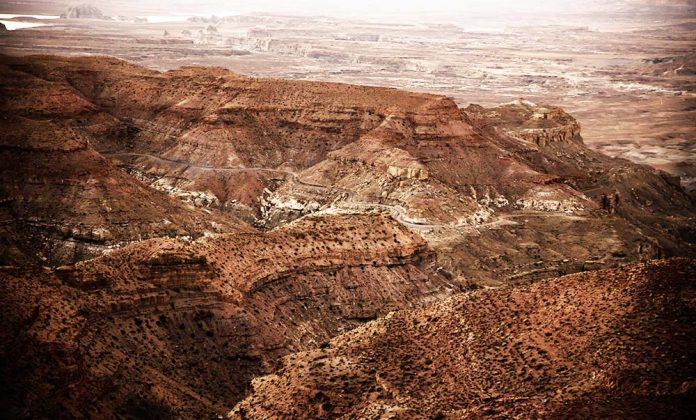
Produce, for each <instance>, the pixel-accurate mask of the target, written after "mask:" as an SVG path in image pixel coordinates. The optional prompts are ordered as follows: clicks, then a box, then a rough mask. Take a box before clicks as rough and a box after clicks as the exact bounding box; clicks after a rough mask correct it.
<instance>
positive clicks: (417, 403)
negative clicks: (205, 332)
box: [230, 259, 696, 419]
mask: <svg viewBox="0 0 696 420" xmlns="http://www.w3.org/2000/svg"><path fill="white" fill-rule="evenodd" d="M695 274H696V262H694V260H688V259H674V260H663V261H654V262H650V263H646V264H637V265H633V266H627V267H624V268H621V269H615V270H603V271H596V272H591V273H581V274H574V275H570V276H565V277H561V278H558V279H552V280H546V281H541V282H538V283H536V284H534V285H533V286H530V287H520V288H508V289H498V290H487V291H475V292H471V293H466V294H459V295H457V296H455V297H452V298H449V299H447V300H444V301H442V302H439V303H436V304H434V305H431V306H429V307H427V308H425V309H421V310H414V311H399V312H394V313H390V314H389V315H387V316H386V317H385V318H383V319H380V320H377V321H373V322H370V323H368V324H366V325H364V326H362V327H360V328H358V329H356V330H354V331H351V332H349V333H347V334H344V335H341V336H339V337H336V338H334V339H333V340H331V342H330V344H328V345H326V346H324V347H323V348H322V349H317V350H313V351H308V352H301V353H297V354H294V355H291V356H288V357H286V358H284V359H283V364H282V367H281V368H280V369H279V370H278V371H276V373H274V374H273V375H269V376H265V377H263V378H259V379H255V380H254V381H253V383H254V392H253V393H252V394H251V395H250V396H249V397H247V398H246V399H245V400H244V401H243V402H242V403H240V404H239V405H238V406H237V407H236V408H235V409H234V411H232V412H231V413H230V418H234V419H242V418H246V419H254V418H276V417H281V418H291V417H297V416H299V417H312V418H336V417H342V416H346V417H356V418H381V417H384V416H396V417H397V418H432V417H433V416H435V417H438V418H480V417H488V416H493V417H510V416H513V417H522V418H536V417H539V416H540V417H546V418H569V417H570V418H587V417H594V418H597V417H615V416H618V417H626V416H637V417H639V418H649V417H651V416H653V415H657V416H660V417H673V418H679V417H683V416H688V413H689V412H692V411H693V409H694V399H693V397H694V377H695V375H696V364H695V363H694V356H696V341H695V340H694V337H693V334H692V332H693V326H694V322H695V321H696V319H694V314H695V313H696V312H694V296H695V295H694V282H693V279H694V275H695Z"/></svg>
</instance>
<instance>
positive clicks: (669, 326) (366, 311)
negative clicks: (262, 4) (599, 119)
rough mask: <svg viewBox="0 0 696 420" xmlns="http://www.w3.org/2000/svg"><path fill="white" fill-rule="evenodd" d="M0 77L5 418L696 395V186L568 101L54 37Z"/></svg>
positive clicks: (0, 65) (375, 413) (477, 406)
mask: <svg viewBox="0 0 696 420" xmlns="http://www.w3.org/2000/svg"><path fill="white" fill-rule="evenodd" d="M0 94H1V95H2V101H0V113H1V114H2V117H1V118H0V126H2V127H1V128H2V130H1V132H2V133H3V134H2V136H1V139H0V154H2V156H1V157H2V162H3V164H2V165H1V166H0V179H2V183H1V184H0V214H2V220H3V223H2V225H1V226H0V233H1V234H2V235H1V242H0V302H2V306H1V308H2V309H0V316H1V318H0V319H1V320H2V323H0V325H1V327H0V337H1V338H2V339H1V340H0V343H2V344H0V356H1V357H0V360H2V362H0V374H1V376H2V381H1V383H0V391H1V392H0V395H1V396H0V406H1V407H2V414H3V417H8V418H23V417H30V418H49V417H55V416H58V417H60V418H62V417H65V418H72V417H93V418H124V417H125V418H143V417H154V418H171V417H181V418H201V417H210V416H228V415H229V416H231V417H233V418H246V417H252V418H253V417H255V418H268V417H269V416H270V417H273V416H277V417H286V416H297V417H302V416H318V417H327V418H328V417H332V416H334V415H353V416H357V417H368V418H374V417H379V416H381V415H404V416H411V415H416V414H418V413H430V412H432V413H433V415H436V414H437V415H438V416H444V417H447V416H449V417H452V418H457V417H462V416H470V417H472V416H473V417H476V416H480V415H484V414H485V415H494V414H496V413H498V414H501V415H504V414H507V415H523V414H524V413H527V414H529V413H538V414H539V415H540V416H550V417H554V416H563V415H565V414H568V413H572V412H573V410H576V409H579V408H582V407H584V406H587V407H585V409H586V410H589V411H587V414H588V415H612V414H616V413H618V412H619V411H618V410H624V409H625V410H628V409H627V408H626V407H627V406H628V405H630V403H631V401H633V400H631V398H632V397H631V395H633V396H634V397H635V395H647V396H650V397H652V396H655V395H660V396H663V397H664V398H661V399H655V400H654V401H652V402H644V403H643V404H645V405H641V406H639V407H638V408H636V409H635V410H636V411H640V410H642V411H641V412H645V413H648V412H651V410H652V412H657V411H658V410H660V409H663V408H665V407H667V406H668V405H672V406H673V412H671V413H674V414H673V415H674V416H677V415H678V414H679V413H681V412H684V411H685V410H688V409H689V407H690V405H689V404H690V403H689V401H692V400H693V398H692V399H691V400H689V396H690V395H691V394H692V393H693V380H692V379H693V375H694V371H693V364H692V363H690V362H689V361H690V360H691V359H693V350H694V343H693V339H692V337H693V334H691V332H692V330H693V319H692V318H693V316H692V315H693V309H694V308H693V281H691V280H692V279H693V275H694V271H695V269H694V263H693V259H692V257H693V255H694V249H695V247H696V235H695V229H696V212H695V207H694V201H693V200H694V199H693V197H692V195H690V194H689V193H688V192H687V191H686V190H685V189H684V187H683V185H682V184H681V183H680V180H679V178H678V177H675V176H674V175H671V174H668V173H666V172H664V171H661V170H659V169H656V168H653V167H649V166H644V165H640V164H636V163H634V162H631V161H629V160H625V159H620V158H613V157H609V156H607V155H604V154H602V153H600V152H598V151H596V150H593V149H591V148H589V147H587V146H586V145H585V142H584V139H583V136H582V133H583V131H582V129H583V128H582V127H581V124H580V123H579V122H578V121H577V120H576V119H575V118H574V117H573V116H571V115H570V114H568V113H567V112H565V111H564V110H563V109H561V108H559V107H557V106H554V105H550V104H543V103H535V102H531V101H528V100H516V101H513V102H507V103H504V104H502V105H496V106H488V105H487V106H481V105H474V104H471V105H468V106H466V107H460V106H459V105H458V104H457V102H456V101H455V100H453V99H452V98H449V97H447V96H442V95H438V94H430V93H421V92H409V91H404V90H398V89H394V88H386V87H371V86H359V85H351V84H342V83H331V82H316V81H298V80H287V79H273V78H257V77H251V76H245V75H241V74H237V73H233V72H231V71H229V70H227V69H224V68H220V67H202V66H184V67H180V68H177V69H174V70H167V71H157V70H153V69H149V68H145V67H141V66H138V65H136V64H133V63H130V62H127V61H123V60H120V59H116V58H109V57H61V56H47V55H31V56H17V55H3V56H0ZM665 258H670V259H665ZM654 259H663V260H659V261H652V260H654ZM649 260H651V261H649ZM598 269H604V270H602V271H595V270H598ZM572 273H577V274H572ZM564 276H565V277H564ZM481 289H482V290H481ZM525 319H526V320H527V321H529V322H525V321H524V320H525ZM556 324H557V326H558V333H557V334H555V335H554V334H552V335H546V334H547V333H549V332H551V331H552V329H551V326H554V325H556ZM588 325H592V326H593V327H592V328H590V327H588ZM553 331H555V330H553ZM642 333H644V334H645V335H644V336H642V335H641V334H642ZM515 337H516V338H517V341H515ZM612 338H614V340H613V341H612ZM554 340H555V341H554ZM457 343H459V344H457ZM606 343H612V344H611V346H610V347H609V350H611V351H609V350H607V352H606V353H601V354H597V351H598V348H601V347H602V346H605V345H606ZM462 346H465V347H466V348H464V347H462ZM569 348H572V349H574V350H573V351H574V352H575V353H572V354H570V353H567V352H566V353H564V352H562V351H561V350H563V349H569ZM648 349H659V350H655V352H657V351H661V352H662V353H660V354H653V353H652V350H650V351H648ZM440 351H445V352H447V353H449V354H451V355H453V356H452V357H451V358H443V357H441V356H442V355H441V354H439V353H438V352H440ZM436 353H437V354H436ZM407 355H411V356H408V357H407ZM413 355H417V358H416V356H413ZM459 355H462V356H461V358H460V359H458V358H457V357H459ZM455 356H456V357H455ZM466 357H470V359H466ZM426 359H428V360H427V361H426ZM471 360H474V361H476V363H474V364H472V363H470V362H471ZM673 360H676V362H673ZM477 363H478V365H477ZM407 365H408V366H407ZM588 365H591V366H594V367H595V370H594V371H592V372H591V371H590V370H589V368H588V367H586V366H588ZM646 365H647V366H648V367H649V368H650V369H649V370H648V372H649V373H650V375H653V374H654V375H653V376H652V378H653V379H650V380H649V378H648V379H646V376H644V375H643V374H638V373H635V371H636V370H638V369H639V367H645V366H646ZM476 366H479V367H476ZM680 367H681V369H680ZM455 368H456V369H457V370H456V371H457V372H460V373H461V380H462V381H465V382H466V381H468V382H466V383H461V384H460V383H458V382H457V381H458V380H459V379H457V378H454V376H452V377H449V376H447V375H445V374H444V372H447V371H448V370H449V369H455ZM485 370H488V373H487V374H486V375H483V376H481V377H480V378H478V376H479V374H480V373H482V372H483V371H485ZM511 372H514V375H513V376H515V380H514V381H511V382H510V383H509V384H506V385H505V386H503V385H500V381H501V379H502V378H503V377H506V378H507V377H509V376H510V375H511ZM431 374H433V375H437V377H438V378H440V379H438V381H434V382H433V381H430V382H429V381H421V380H420V379H417V378H421V376H428V375H431ZM588 375H593V376H591V377H592V379H591V380H590V379H587V377H588ZM597 375H599V378H598V377H597ZM645 375H647V374H645ZM446 378H449V379H446ZM477 378H478V379H477ZM445 380H446V381H448V383H447V384H445V385H442V384H440V382H439V381H445ZM651 380H652V382H651ZM477 381H478V382H477ZM622 381H623V382H622ZM636 384H638V385H636ZM493 385H495V386H493ZM481 387H485V388H486V389H488V391H486V392H482V391H481V392H480V391H479V389H480V388H481ZM607 389H610V390H612V393H609V394H607V393H606V392H605V391H606V390H607ZM559 391H560V392H559ZM641 393H642V394H641ZM450 394H451V395H450ZM605 394H606V396H605V399H603V400H601V401H599V402H597V403H596V404H589V403H587V402H588V401H594V398H595V397H596V396H598V395H605ZM423 395H431V396H430V397H429V398H428V399H424V398H421V397H422V396H423ZM641 398H642V397H641ZM648 399H649V398H648ZM455 400H456V402H455ZM586 403H587V404H586ZM292 410H299V411H294V412H293V411H292ZM623 412H624V413H627V412H629V411H623ZM438 413H439V414H438ZM441 418H442V417H441Z"/></svg>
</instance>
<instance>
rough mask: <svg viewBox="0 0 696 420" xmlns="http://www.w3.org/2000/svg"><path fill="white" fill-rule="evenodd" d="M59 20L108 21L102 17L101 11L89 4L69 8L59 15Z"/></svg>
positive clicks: (106, 17)
mask: <svg viewBox="0 0 696 420" xmlns="http://www.w3.org/2000/svg"><path fill="white" fill-rule="evenodd" d="M60 18H61V19H109V17H108V16H104V13H102V11H101V10H99V9H98V8H97V7H95V6H92V5H91V4H81V5H78V6H70V7H68V10H66V11H65V13H63V14H61V15H60Z"/></svg>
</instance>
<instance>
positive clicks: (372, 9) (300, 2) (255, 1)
mask: <svg viewBox="0 0 696 420" xmlns="http://www.w3.org/2000/svg"><path fill="white" fill-rule="evenodd" d="M81 3H88V4H94V5H95V6H98V7H99V8H101V9H102V10H103V11H104V13H105V14H107V15H111V16H118V15H147V14H150V15H178V14H188V15H191V14H198V15H210V14H216V15H220V16H224V15H232V14H240V13H251V12H265V13H271V14H295V15H324V16H337V17H351V18H362V19H381V18H384V17H391V18H396V20H398V18H399V17H408V19H409V20H414V19H423V20H442V21H446V20H447V19H448V18H451V19H452V20H461V19H466V18H467V17H469V18H471V17H475V16H482V15H485V16H487V17H500V18H503V19H505V20H510V19H511V18H512V19H514V18H515V17H516V16H518V15H520V16H522V15H524V16H537V15H543V16H554V15H559V16H560V15H563V14H566V13H568V14H569V13H577V12H588V14H589V13H593V12H595V13H596V12H599V13H602V12H604V13H606V12H609V11H614V10H616V9H617V8H622V7H625V6H626V5H644V4H662V5H674V4H678V3H681V4H689V5H695V4H696V0H21V1H7V2H4V1H2V0H0V9H8V8H9V9H16V8H22V9H25V8H27V7H29V8H31V9H32V10H33V11H34V12H35V13H43V14H54V13H61V12H62V11H64V10H65V8H66V7H67V6H69V5H75V4H81Z"/></svg>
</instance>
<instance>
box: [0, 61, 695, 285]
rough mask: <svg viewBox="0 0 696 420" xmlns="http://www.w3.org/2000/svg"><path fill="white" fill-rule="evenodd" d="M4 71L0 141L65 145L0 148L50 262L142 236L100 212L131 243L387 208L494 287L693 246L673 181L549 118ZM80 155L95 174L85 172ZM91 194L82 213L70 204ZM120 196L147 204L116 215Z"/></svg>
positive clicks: (442, 100)
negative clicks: (117, 192) (600, 149)
mask: <svg viewBox="0 0 696 420" xmlns="http://www.w3.org/2000/svg"><path fill="white" fill-rule="evenodd" d="M3 61H4V64H3V67H2V69H3V71H2V75H3V76H2V80H3V82H2V83H3V85H2V86H3V91H4V92H5V100H4V101H3V110H4V111H5V112H7V113H8V114H11V115H14V116H15V117H13V118H12V119H10V120H5V121H4V123H3V124H4V125H6V127H7V132H19V133H22V132H24V133H25V134H27V133H29V134H31V135H32V136H34V137H36V136H37V133H42V132H43V133H44V134H43V136H44V137H50V138H52V139H53V140H51V141H53V142H56V143H57V144H58V145H59V147H57V148H51V147H49V146H48V145H49V144H51V141H48V140H46V141H45V145H43V146H41V148H42V149H41V153H39V151H34V150H33V149H32V151H31V152H27V151H26V150H25V149H27V148H31V147H34V146H31V144H33V143H32V141H33V142H34V143H36V142H41V141H43V140H36V139H35V141H34V140H32V141H29V140H26V139H27V138H28V137H27V135H28V134H27V135H23V134H20V135H18V136H15V137H10V139H9V140H6V142H8V141H9V143H10V144H7V145H5V146H3V151H4V153H6V154H7V155H8V156H7V161H8V162H11V163H10V164H9V165H6V168H7V169H6V172H5V175H4V177H5V178H6V181H5V182H3V185H4V186H5V185H7V186H12V185H13V184H20V185H22V186H24V185H31V187H22V188H24V190H23V191H20V190H19V189H18V187H16V186H15V187H11V188H10V191H7V192H5V193H4V194H3V200H4V203H5V205H4V209H5V211H6V212H7V213H8V214H7V218H8V219H11V218H13V217H14V218H15V219H16V220H18V221H21V220H25V221H26V220H29V222H23V223H24V224H27V223H29V224H30V225H31V223H34V224H37V223H38V224H41V226H43V227H45V229H44V228H42V229H41V232H42V234H43V235H44V236H48V238H40V237H39V238H38V239H39V240H37V235H30V236H26V235H27V234H26V232H28V231H29V228H25V227H24V226H23V225H17V222H14V226H15V227H14V228H10V231H11V232H12V234H13V235H16V237H17V238H18V239H17V240H16V241H13V242H14V244H15V245H16V244H19V245H21V246H14V247H10V248H11V249H10V250H11V251H12V252H14V253H16V254H21V253H19V252H17V251H16V250H15V249H14V248H20V249H24V250H25V251H24V253H25V254H27V253H28V254H30V255H31V254H32V252H31V251H32V247H36V246H37V244H38V243H49V244H50V246H45V247H44V248H45V250H41V252H42V253H43V254H46V255H45V256H44V257H45V258H46V259H47V260H48V261H52V262H56V261H57V262H60V261H62V262H74V261H76V260H79V259H81V258H80V257H81V256H82V255H85V256H90V255H94V253H91V254H90V253H88V252H82V253H77V254H70V253H69V252H66V251H63V249H64V248H70V249H72V248H75V247H76V245H75V244H76V243H77V244H78V245H79V246H80V247H82V248H88V247H89V246H91V245H90V243H93V242H98V243H105V244H106V245H117V244H118V243H124V242H128V241H129V240H132V239H133V237H134V236H137V235H136V234H135V232H133V231H128V229H131V228H129V227H124V225H123V223H125V221H121V220H119V219H118V218H114V217H113V216H112V215H113V214H114V213H119V214H120V213H124V214H125V215H126V217H125V219H127V218H129V217H131V218H133V219H134V220H136V219H138V218H141V219H144V220H142V222H141V225H139V226H138V229H134V230H137V231H138V232H141V235H142V237H143V238H146V237H152V236H162V235H169V236H182V235H183V236H192V237H196V236H198V235H201V234H205V233H206V232H216V231H217V232H229V231H233V230H237V229H248V227H246V224H245V223H242V222H240V221H239V220H245V221H246V222H248V223H249V224H252V225H255V226H257V227H259V228H262V229H268V228H273V227H276V226H280V225H283V224H285V223H287V222H289V221H291V220H294V219H296V218H298V217H301V216H303V215H306V214H310V213H320V214H322V213H326V214H335V213H386V214H390V215H391V216H392V217H393V218H394V219H396V220H397V221H399V222H400V223H401V224H403V225H405V226H407V227H408V228H409V229H411V230H413V231H415V232H417V233H418V234H420V235H422V236H423V237H424V238H426V240H427V241H428V242H429V243H430V244H431V245H432V246H433V247H434V248H435V249H436V250H437V252H438V256H439V261H440V265H441V266H442V267H443V269H444V270H446V271H447V272H449V273H450V275H451V276H453V277H457V276H462V277H467V278H472V279H473V278H475V279H477V281H479V282H481V281H483V282H492V283H494V284H500V283H501V282H506V281H522V282H524V281H530V280H534V279H537V278H542V277H548V276H554V275H561V274H564V273H568V272H574V271H578V270H584V269H592V268H597V267H610V266H616V265H620V264H623V263H626V262H630V261H636V260H641V259H646V258H653V257H659V256H670V255H686V254H689V253H690V252H693V250H694V244H693V241H694V219H693V218H694V203H693V202H692V200H691V199H690V198H689V196H688V195H686V194H685V193H684V191H683V190H682V189H681V187H680V186H679V182H678V179H675V178H674V177H671V176H669V175H667V174H665V173H662V172H659V171H657V170H654V169H651V168H648V167H644V166H639V165H635V164H632V163H630V162H628V161H626V160H621V159H611V158H608V157H606V156H604V155H601V154H599V153H597V152H594V151H591V150H589V149H587V148H586V147H585V146H584V145H583V141H582V137H581V133H580V126H579V124H578V123H577V122H576V121H575V120H574V119H573V118H572V117H571V116H570V115H568V114H566V113H565V112H563V111H562V110H561V109H559V108H556V107H552V106H539V105H536V104H531V103H528V102H524V101H518V102H514V103H511V104H507V105H503V106H500V107H496V108H482V107H478V106H470V107H468V108H466V109H463V110H462V109H459V108H458V107H457V106H456V105H455V103H454V102H453V101H452V100H450V99H448V98H446V97H442V96H437V95H428V94H421V93H410V92H404V91H399V90H395V89H385V88H375V87H361V86H351V85H344V84H335V83H318V82H302V81H289V80H274V79H258V78H250V77H245V76H240V75H237V74H233V73H231V72H229V71H226V70H222V69H216V68H196V67H187V68H182V69H179V70H175V71H169V72H165V73H160V72H156V71H152V70H147V69H144V68H141V67H138V66H135V65H131V64H127V63H125V62H123V61H119V60H115V59H109V58H58V57H39V56H37V57H25V58H12V57H4V59H3ZM47 120H50V121H48V122H47ZM13 138H14V140H12V139H13ZM77 139H81V140H77ZM22 142H27V144H24V145H23V146H22V147H23V148H24V149H22V148H18V147H17V146H16V145H17V144H23V143H22ZM73 143H75V145H74V147H73V146H69V145H70V144H73ZM77 144H84V145H83V146H79V147H81V149H80V148H78V146H77ZM70 147H72V149H70V150H71V152H70V153H68V152H67V151H65V150H63V149H66V148H70ZM73 149H74V150H73ZM78 149H79V150H78ZM66 150H67V149H66ZM76 153H77V154H76ZM80 153H81V154H80ZM85 153H87V154H88V156H87V155H85V156H83V155H82V154H85ZM15 154H16V155H17V157H16V158H13V157H12V156H14V155H15ZM18 158H19V159H20V160H17V159H18ZM41 159H48V161H49V162H48V163H47V164H42V163H41V162H42V161H41ZM60 159H72V160H71V161H70V162H68V161H61V160H60ZM90 159H92V160H94V161H95V162H96V163H95V165H94V166H95V167H94V168H83V169H80V166H81V165H86V164H88V162H90ZM48 164H53V165H56V167H58V168H60V170H62V171H67V169H65V168H66V167H67V168H70V170H72V171H76V174H75V175H74V176H79V175H86V176H82V177H81V178H80V179H79V180H76V181H75V182H74V183H76V184H77V185H78V186H79V189H80V191H81V192H80V193H76V192H72V193H71V192H70V191H68V192H67V193H64V192H62V191H63V189H65V188H66V187H64V186H62V184H61V182H63V181H62V180H63V179H65V178H66V177H67V178H70V177H72V175H70V174H67V173H60V172H59V171H57V170H51V168H49V167H47V165H48ZM27 168H30V169H31V171H30V172H27V170H28V169H27ZM115 168H120V169H121V171H120V173H118V171H116V170H115ZM97 169H98V170H97ZM105 172H106V173H105ZM92 173H94V174H93V175H90V174H92ZM90 176H92V177H93V178H94V179H93V180H91V179H89V177H90ZM101 178H106V180H105V179H101ZM135 180H138V181H139V182H136V181H135ZM83 182H84V183H88V182H92V183H96V186H97V187H99V186H101V185H102V184H109V183H111V184H114V185H118V188H119V189H127V190H128V191H130V190H133V191H130V192H129V193H128V194H129V195H130V196H132V197H134V198H133V200H130V201H129V202H124V201H126V200H125V198H123V195H121V196H117V197H110V196H109V194H111V189H110V188H109V187H100V188H96V187H94V186H93V185H94V184H88V187H85V186H83V185H82V184H81V183H83ZM142 184H144V185H145V186H148V187H150V188H149V189H144V187H140V185H142ZM52 185H61V188H62V189H60V188H57V187H56V188H54V187H52ZM153 189H155V190H158V191H160V192H164V193H166V194H168V195H169V196H171V197H174V198H177V199H179V200H178V201H177V202H176V203H175V201H176V200H165V199H163V198H155V197H160V196H161V195H157V194H156V193H155V192H153V191H152V190H153ZM43 190H50V191H49V193H55V191H61V193H60V194H61V199H62V200H64V201H66V202H65V203H63V205H61V206H58V208H59V210H57V209H52V208H51V207H50V206H51V204H50V203H56V201H57V200H55V199H51V200H45V198H44V197H50V194H48V195H47V193H46V192H45V191H43ZM92 190H94V191H92ZM136 190H138V191H141V193H142V194H149V195H148V196H147V197H142V198H137V197H136V196H137V193H136V192H135V191H136ZM145 190H146V192H145ZM85 191H91V192H90V193H89V195H88V196H87V197H85V196H81V195H80V194H86V193H85ZM90 200H91V201H98V203H94V207H95V208H93V209H85V210H82V211H81V210H80V209H79V206H82V205H83V204H82V203H84V202H90ZM43 201H46V202H47V203H49V204H44V203H43ZM181 201H183V202H184V204H185V205H184V206H182V205H181V204H177V203H180V202H181ZM24 202H26V203H30V204H32V205H28V206H24V205H21V204H19V203H24ZM129 203H137V204H136V205H138V206H145V207H146V208H144V209H143V210H142V211H139V212H137V213H136V214H137V215H133V216H128V213H127V212H126V211H125V210H124V212H117V211H114V210H113V209H114V208H119V206H120V207H125V206H128V205H129ZM32 206H33V207H32ZM70 208H74V209H75V210H74V211H73V212H80V211H81V214H83V216H85V219H87V217H86V215H89V218H95V217H96V214H99V215H101V216H100V219H99V218H98V219H96V220H93V221H91V222H90V223H89V224H87V223H85V222H83V221H81V220H80V221H79V223H83V224H87V226H85V227H84V228H83V229H82V230H83V231H85V232H84V233H81V232H82V231H80V232H78V233H76V234H72V233H70V232H68V233H64V231H65V230H66V229H67V228H66V227H65V226H63V225H61V224H60V223H58V222H59V221H60V220H68V222H69V221H70V220H71V219H70V217H72V216H70V215H66V214H63V213H66V209H70ZM163 213H167V216H166V217H164V216H163ZM169 215H171V216H169ZM206 215H207V216H206ZM175 216H178V217H175ZM201 217H203V218H204V219H205V218H207V219H208V220H207V221H205V222H203V221H201ZM35 220H38V221H35ZM119 223H121V224H119ZM64 224H67V225H70V223H64ZM72 224H75V223H72ZM10 225H12V224H10ZM114 225H115V226H114ZM129 226H133V225H132V224H129ZM13 229H14V230H13ZM105 231H106V232H108V233H104V232H105ZM17 232H19V233H17ZM47 232H53V233H52V234H48V233H47ZM108 238H114V239H108ZM84 243H87V245H83V244H84ZM66 244H67V245H66ZM71 247H72V248H71ZM36 252H37V253H38V252H39V250H36ZM9 253H10V252H9V251H8V253H6V254H9ZM20 257H21V255H20V256H18V257H16V258H14V259H12V260H19V259H21V258H20ZM12 260H10V261H12Z"/></svg>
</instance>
